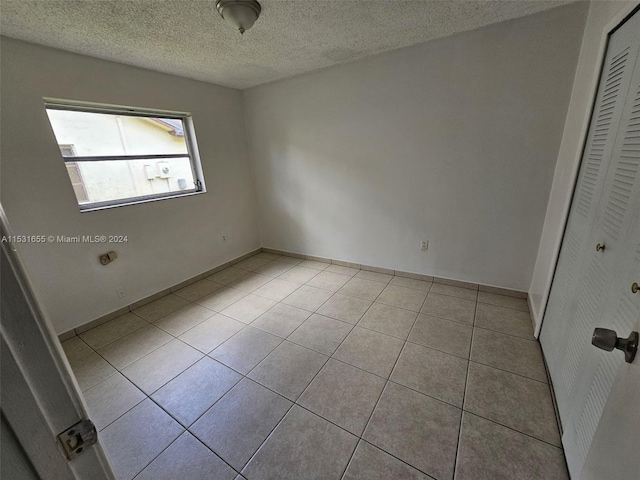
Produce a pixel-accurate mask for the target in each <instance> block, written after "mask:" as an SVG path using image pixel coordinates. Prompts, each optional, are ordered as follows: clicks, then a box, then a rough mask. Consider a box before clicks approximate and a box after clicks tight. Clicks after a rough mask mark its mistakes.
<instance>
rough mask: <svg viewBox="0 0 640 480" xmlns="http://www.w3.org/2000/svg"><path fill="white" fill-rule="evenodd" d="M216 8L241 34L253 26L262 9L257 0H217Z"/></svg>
mask: <svg viewBox="0 0 640 480" xmlns="http://www.w3.org/2000/svg"><path fill="white" fill-rule="evenodd" d="M216 9H217V10H218V13H219V14H220V16H221V17H222V18H224V19H225V21H226V22H227V23H228V24H229V25H231V26H232V27H233V28H235V29H236V30H239V31H240V34H241V35H242V34H243V33H244V32H245V31H246V30H249V29H250V28H251V27H252V26H253V24H254V22H255V21H256V20H257V19H258V17H259V16H260V12H261V11H262V7H260V4H259V3H258V2H256V0H217V1H216Z"/></svg>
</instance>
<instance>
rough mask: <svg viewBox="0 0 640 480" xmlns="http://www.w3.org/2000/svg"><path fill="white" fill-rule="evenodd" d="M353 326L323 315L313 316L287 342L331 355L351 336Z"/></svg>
mask: <svg viewBox="0 0 640 480" xmlns="http://www.w3.org/2000/svg"><path fill="white" fill-rule="evenodd" d="M352 328H353V325H351V324H350V323H345V322H341V321H340V320H334V319H333V318H329V317H324V316H322V315H317V314H315V313H314V314H313V315H311V316H310V317H309V318H308V319H307V320H306V321H305V322H304V323H303V324H302V325H300V326H299V327H298V328H297V329H296V331H295V332H293V333H292V334H291V335H289V337H288V338H287V340H289V341H290V342H293V343H297V344H298V345H302V346H303V347H307V348H310V349H311V350H315V351H316V352H320V353H324V354H325V355H331V354H332V353H333V352H335V351H336V348H338V346H339V345H340V344H341V343H342V341H343V340H344V339H345V338H346V336H347V335H348V334H349V332H350V331H351V329H352Z"/></svg>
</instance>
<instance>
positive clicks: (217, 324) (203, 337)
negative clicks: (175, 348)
mask: <svg viewBox="0 0 640 480" xmlns="http://www.w3.org/2000/svg"><path fill="white" fill-rule="evenodd" d="M244 327H245V324H244V323H242V322H239V321H237V320H234V319H233V318H229V317H225V316H224V315H220V314H216V315H214V316H213V317H211V318H208V319H207V320H205V321H204V322H202V323H200V324H199V325H196V326H195V327H193V328H192V329H191V330H187V331H186V332H184V333H183V334H182V335H180V337H178V338H180V340H182V341H183V342H186V343H188V344H189V345H191V346H192V347H194V348H197V349H198V350H200V351H201V352H203V353H209V352H210V351H211V350H213V349H214V348H216V347H217V346H218V345H221V344H222V343H223V342H225V341H226V340H228V339H229V338H231V337H232V336H233V335H235V334H236V333H238V332H239V331H240V330H242V329H243V328H244Z"/></svg>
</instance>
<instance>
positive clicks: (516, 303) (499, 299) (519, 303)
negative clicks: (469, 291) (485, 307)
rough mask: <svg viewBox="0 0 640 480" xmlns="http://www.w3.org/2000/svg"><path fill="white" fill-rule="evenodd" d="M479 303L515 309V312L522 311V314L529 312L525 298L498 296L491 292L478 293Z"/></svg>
mask: <svg viewBox="0 0 640 480" xmlns="http://www.w3.org/2000/svg"><path fill="white" fill-rule="evenodd" d="M478 302H482V303H489V304H491V305H498V306H500V307H507V308H513V309H514V310H520V311H521V312H528V311H529V304H528V303H527V300H526V299H525V298H516V297H511V296H507V295H497V294H495V293H489V292H478Z"/></svg>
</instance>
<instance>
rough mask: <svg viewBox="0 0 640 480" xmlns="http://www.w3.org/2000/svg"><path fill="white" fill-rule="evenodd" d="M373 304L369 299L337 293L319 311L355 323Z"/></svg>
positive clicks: (327, 315)
mask: <svg viewBox="0 0 640 480" xmlns="http://www.w3.org/2000/svg"><path fill="white" fill-rule="evenodd" d="M371 305H372V303H371V302H370V301H369V300H364V299H363V298H358V297H351V296H349V295H342V294H340V293H336V294H335V295H334V296H333V297H331V298H330V299H329V300H327V301H326V302H325V303H324V304H323V305H322V306H321V307H320V308H319V309H318V313H319V314H321V315H324V316H326V317H331V318H335V319H336V320H342V321H343V322H347V323H351V324H352V325H355V324H356V323H358V320H360V318H362V315H364V313H365V312H366V311H367V310H368V309H369V307H370V306H371Z"/></svg>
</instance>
